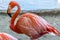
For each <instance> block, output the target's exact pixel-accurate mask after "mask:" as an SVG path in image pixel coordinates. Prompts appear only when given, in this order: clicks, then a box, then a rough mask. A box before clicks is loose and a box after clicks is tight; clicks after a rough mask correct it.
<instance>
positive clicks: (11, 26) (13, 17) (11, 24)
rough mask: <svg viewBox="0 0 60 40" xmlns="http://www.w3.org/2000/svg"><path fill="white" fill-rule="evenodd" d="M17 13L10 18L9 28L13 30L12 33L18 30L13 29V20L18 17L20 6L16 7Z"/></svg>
mask: <svg viewBox="0 0 60 40" xmlns="http://www.w3.org/2000/svg"><path fill="white" fill-rule="evenodd" d="M17 8H18V9H17V11H16V12H15V13H14V14H13V16H12V18H11V23H10V28H11V29H12V30H13V31H15V32H17V31H18V30H17V28H16V27H15V25H14V22H15V19H16V17H17V16H18V14H19V13H20V6H19V5H17Z"/></svg>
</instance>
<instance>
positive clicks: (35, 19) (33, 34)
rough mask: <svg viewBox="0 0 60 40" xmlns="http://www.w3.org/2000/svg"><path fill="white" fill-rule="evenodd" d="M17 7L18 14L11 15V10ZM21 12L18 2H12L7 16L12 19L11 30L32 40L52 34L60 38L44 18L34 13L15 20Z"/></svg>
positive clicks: (59, 33) (59, 34) (57, 32)
mask: <svg viewBox="0 0 60 40" xmlns="http://www.w3.org/2000/svg"><path fill="white" fill-rule="evenodd" d="M15 6H17V10H16V12H15V13H14V14H13V15H11V10H12V9H13V8H14V7H15ZM20 11H21V7H20V5H19V4H18V3H17V2H16V1H11V2H10V3H9V6H8V10H7V14H8V15H9V16H10V17H11V22H10V28H11V30H13V31H14V32H16V33H18V34H25V35H27V36H29V37H30V38H31V40H37V39H38V38H39V37H41V36H43V35H45V34H48V33H52V34H55V35H57V36H60V32H59V31H58V30H56V29H55V28H54V27H53V26H51V25H50V24H49V23H48V22H47V21H45V20H44V19H43V18H42V17H40V16H38V15H36V14H33V13H28V12H27V13H24V14H22V15H21V16H20V18H19V19H18V20H17V22H16V24H14V23H15V20H16V18H17V16H18V14H19V13H20Z"/></svg>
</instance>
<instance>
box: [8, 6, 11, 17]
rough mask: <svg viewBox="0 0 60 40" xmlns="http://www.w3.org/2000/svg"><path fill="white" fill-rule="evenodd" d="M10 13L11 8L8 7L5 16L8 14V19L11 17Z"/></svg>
mask: <svg viewBox="0 0 60 40" xmlns="http://www.w3.org/2000/svg"><path fill="white" fill-rule="evenodd" d="M10 12H11V7H10V6H8V10H7V14H8V15H9V16H10V17H12V16H11V13H10Z"/></svg>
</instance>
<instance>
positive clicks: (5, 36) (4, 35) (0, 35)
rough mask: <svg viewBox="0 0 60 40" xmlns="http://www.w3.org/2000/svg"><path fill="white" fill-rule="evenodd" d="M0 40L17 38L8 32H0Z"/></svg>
mask: <svg viewBox="0 0 60 40" xmlns="http://www.w3.org/2000/svg"><path fill="white" fill-rule="evenodd" d="M0 40H17V38H15V37H13V36H12V35H10V34H7V33H4V32H0Z"/></svg>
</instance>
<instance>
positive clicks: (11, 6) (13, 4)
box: [7, 1, 18, 17]
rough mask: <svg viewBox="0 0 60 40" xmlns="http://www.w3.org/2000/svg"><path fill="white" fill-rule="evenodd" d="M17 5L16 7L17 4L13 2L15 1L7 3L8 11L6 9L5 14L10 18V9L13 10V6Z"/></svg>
mask: <svg viewBox="0 0 60 40" xmlns="http://www.w3.org/2000/svg"><path fill="white" fill-rule="evenodd" d="M17 5H18V3H17V2H15V1H11V2H10V3H9V6H8V9H7V14H8V15H9V16H10V17H12V16H11V14H10V12H11V9H13V8H14V7H15V6H17Z"/></svg>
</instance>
